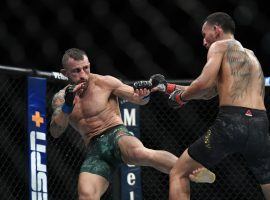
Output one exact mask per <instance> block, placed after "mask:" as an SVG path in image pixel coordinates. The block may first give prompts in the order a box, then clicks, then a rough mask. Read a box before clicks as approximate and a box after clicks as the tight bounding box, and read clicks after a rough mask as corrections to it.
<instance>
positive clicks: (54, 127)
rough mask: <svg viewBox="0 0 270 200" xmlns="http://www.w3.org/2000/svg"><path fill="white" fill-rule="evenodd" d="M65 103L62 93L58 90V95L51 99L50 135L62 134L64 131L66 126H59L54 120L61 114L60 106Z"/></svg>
mask: <svg viewBox="0 0 270 200" xmlns="http://www.w3.org/2000/svg"><path fill="white" fill-rule="evenodd" d="M64 102H65V100H64V91H63V90H60V91H59V92H58V93H56V94H55V95H54V97H53V99H52V108H53V114H52V120H51V124H50V132H51V133H59V134H60V133H63V132H64V131H65V129H66V125H64V124H63V125H59V124H57V123H56V122H55V120H54V118H55V117H56V116H57V115H59V114H60V113H61V112H62V109H61V107H62V105H63V103H64Z"/></svg>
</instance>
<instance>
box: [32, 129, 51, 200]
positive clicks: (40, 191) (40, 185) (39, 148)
mask: <svg viewBox="0 0 270 200" xmlns="http://www.w3.org/2000/svg"><path fill="white" fill-rule="evenodd" d="M45 143H46V134H45V133H43V132H39V131H31V133H30V162H31V163H30V164H31V199H32V200H47V199H48V193H47V192H48V190H47V166H46V164H45V163H46V162H45V159H46V145H45Z"/></svg>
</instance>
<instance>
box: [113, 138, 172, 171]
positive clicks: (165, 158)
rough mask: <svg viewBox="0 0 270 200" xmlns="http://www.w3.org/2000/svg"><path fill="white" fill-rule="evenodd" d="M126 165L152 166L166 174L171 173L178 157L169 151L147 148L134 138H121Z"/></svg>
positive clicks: (120, 144)
mask: <svg viewBox="0 0 270 200" xmlns="http://www.w3.org/2000/svg"><path fill="white" fill-rule="evenodd" d="M118 146H119V148H120V150H121V154H122V158H123V160H124V162H125V163H128V164H135V165H140V166H150V167H153V168H155V169H157V170H159V171H161V172H164V173H166V174H169V173H170V170H171V169H172V166H173V165H174V163H175V162H176V160H177V157H176V156H175V155H173V154H171V153H169V152H167V151H162V150H152V149H148V148H145V147H144V145H143V144H142V142H141V141H140V140H139V139H138V138H136V137H133V136H121V138H120V139H119V141H118Z"/></svg>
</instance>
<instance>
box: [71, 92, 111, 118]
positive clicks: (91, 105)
mask: <svg viewBox="0 0 270 200" xmlns="http://www.w3.org/2000/svg"><path fill="white" fill-rule="evenodd" d="M109 96H110V92H109V91H107V90H104V89H102V88H99V87H94V88H89V89H87V91H86V92H85V94H84V95H83V96H82V97H79V96H76V97H75V101H74V109H73V112H72V114H71V116H70V119H71V120H75V121H77V120H80V119H86V118H91V117H96V116H98V115H99V114H100V113H102V111H103V110H105V109H106V108H107V107H108V99H109Z"/></svg>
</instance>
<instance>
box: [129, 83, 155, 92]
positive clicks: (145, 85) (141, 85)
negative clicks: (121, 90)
mask: <svg viewBox="0 0 270 200" xmlns="http://www.w3.org/2000/svg"><path fill="white" fill-rule="evenodd" d="M133 88H134V90H136V89H138V90H139V89H147V90H151V89H152V88H153V87H152V83H151V81H136V82H134V83H133Z"/></svg>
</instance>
